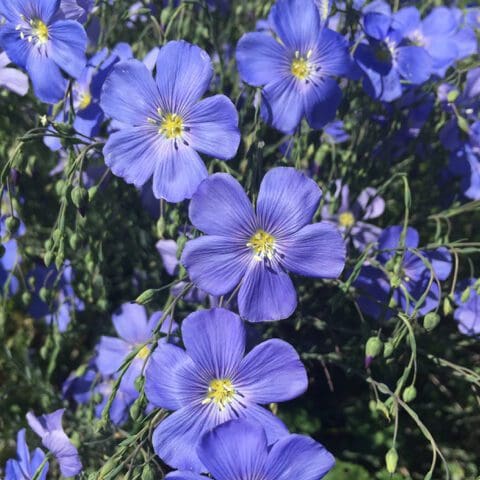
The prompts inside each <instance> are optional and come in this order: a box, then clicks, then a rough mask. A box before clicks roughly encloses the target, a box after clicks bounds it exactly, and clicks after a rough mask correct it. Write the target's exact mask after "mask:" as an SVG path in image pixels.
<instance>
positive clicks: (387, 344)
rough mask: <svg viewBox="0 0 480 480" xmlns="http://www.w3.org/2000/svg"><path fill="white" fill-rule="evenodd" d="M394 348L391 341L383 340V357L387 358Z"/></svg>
mask: <svg viewBox="0 0 480 480" xmlns="http://www.w3.org/2000/svg"><path fill="white" fill-rule="evenodd" d="M394 350H395V347H394V346H393V343H392V342H390V341H388V342H385V345H384V346H383V356H384V357H385V358H388V357H389V356H390V355H391V354H392V353H393V351H394Z"/></svg>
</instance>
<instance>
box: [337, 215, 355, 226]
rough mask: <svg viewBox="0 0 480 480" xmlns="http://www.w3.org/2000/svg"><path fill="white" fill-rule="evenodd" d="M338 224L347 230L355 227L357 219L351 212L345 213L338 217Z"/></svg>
mask: <svg viewBox="0 0 480 480" xmlns="http://www.w3.org/2000/svg"><path fill="white" fill-rule="evenodd" d="M338 223H339V224H340V225H341V226H342V227H345V228H350V227H353V225H354V224H355V217H354V216H353V213H351V212H343V213H341V214H340V215H339V216H338Z"/></svg>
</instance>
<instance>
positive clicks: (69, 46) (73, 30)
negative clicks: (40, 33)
mask: <svg viewBox="0 0 480 480" xmlns="http://www.w3.org/2000/svg"><path fill="white" fill-rule="evenodd" d="M48 32H49V35H50V41H49V42H48V44H47V45H48V47H47V53H48V55H49V57H50V58H51V59H52V60H53V61H54V62H55V63H56V64H57V65H58V66H59V67H60V68H61V69H62V70H64V71H65V72H67V73H68V74H69V75H71V76H72V77H74V78H78V77H79V76H80V75H81V73H82V70H83V69H84V68H85V64H86V62H87V59H86V57H85V50H86V49H87V34H86V33H85V30H84V29H83V27H82V26H81V25H80V24H79V23H78V22H75V21H73V20H60V21H58V22H55V23H53V24H52V25H50V26H49V27H48Z"/></svg>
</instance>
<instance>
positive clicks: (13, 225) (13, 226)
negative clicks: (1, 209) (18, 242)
mask: <svg viewBox="0 0 480 480" xmlns="http://www.w3.org/2000/svg"><path fill="white" fill-rule="evenodd" d="M5 226H6V227H7V232H8V233H9V234H10V235H13V234H15V233H17V231H18V228H19V227H20V220H19V219H18V218H17V217H13V216H12V217H8V218H7V220H6V221H5Z"/></svg>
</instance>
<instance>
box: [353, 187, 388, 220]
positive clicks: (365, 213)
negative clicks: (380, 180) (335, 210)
mask: <svg viewBox="0 0 480 480" xmlns="http://www.w3.org/2000/svg"><path fill="white" fill-rule="evenodd" d="M353 210H354V211H355V213H356V214H357V215H356V216H357V217H358V218H362V219H363V220H368V219H371V218H377V217H379V216H380V215H382V213H383V211H384V210H385V200H384V199H383V198H382V197H381V196H380V195H378V192H377V190H375V189H374V188H372V187H367V188H365V189H363V190H362V191H361V192H360V195H359V196H358V198H357V200H356V201H355V204H354V205H353Z"/></svg>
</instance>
